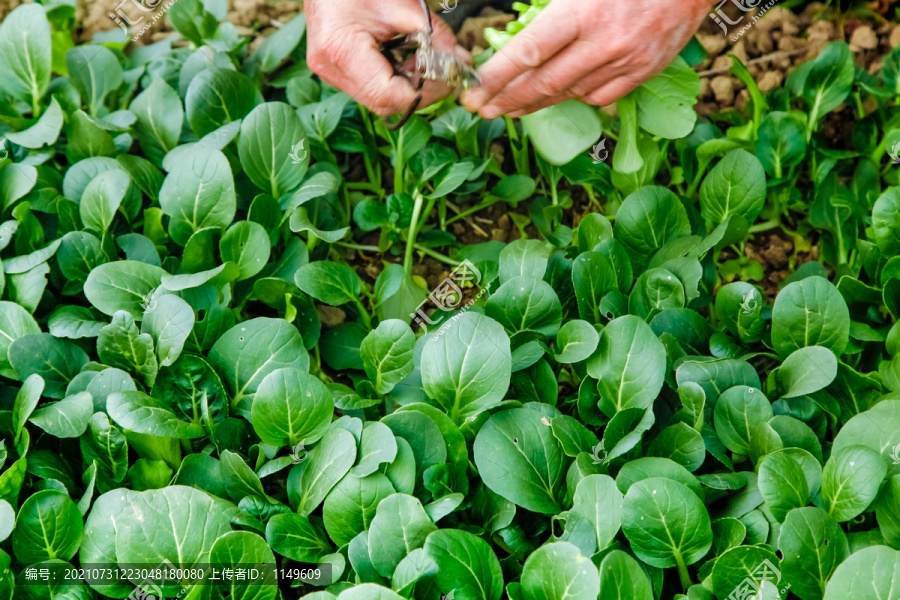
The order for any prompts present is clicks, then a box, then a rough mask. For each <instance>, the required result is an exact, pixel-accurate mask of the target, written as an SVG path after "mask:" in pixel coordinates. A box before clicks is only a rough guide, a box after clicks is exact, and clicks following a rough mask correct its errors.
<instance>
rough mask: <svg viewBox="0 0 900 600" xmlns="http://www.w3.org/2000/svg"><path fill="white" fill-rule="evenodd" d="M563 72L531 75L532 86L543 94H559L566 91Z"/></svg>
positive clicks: (566, 86)
mask: <svg viewBox="0 0 900 600" xmlns="http://www.w3.org/2000/svg"><path fill="white" fill-rule="evenodd" d="M563 75H564V74H560V73H553V72H551V73H548V74H546V75H539V76H535V77H532V79H533V82H532V83H533V84H534V86H535V87H536V88H537V89H538V91H539V92H540V93H541V94H543V95H544V96H559V95H560V94H563V93H564V92H566V91H567V88H568V81H566V80H565V79H563Z"/></svg>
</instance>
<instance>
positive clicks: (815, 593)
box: [778, 506, 850, 600]
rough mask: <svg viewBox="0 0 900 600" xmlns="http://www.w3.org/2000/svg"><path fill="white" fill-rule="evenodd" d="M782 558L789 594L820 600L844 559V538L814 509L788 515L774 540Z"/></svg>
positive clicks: (845, 544)
mask: <svg viewBox="0 0 900 600" xmlns="http://www.w3.org/2000/svg"><path fill="white" fill-rule="evenodd" d="M778 548H779V550H781V552H782V555H783V556H784V558H782V559H781V564H782V566H783V567H784V579H785V581H786V582H787V583H789V584H790V585H791V592H792V593H794V594H796V595H797V596H798V597H800V598H803V599H804V600H807V599H808V600H812V599H818V598H822V596H823V595H824V594H825V588H826V584H827V583H828V580H829V578H830V577H831V576H832V574H833V573H834V571H835V569H837V568H838V565H840V564H841V563H842V562H843V561H844V560H846V559H847V557H849V556H850V548H849V546H848V544H847V536H846V535H844V531H843V530H842V529H841V527H840V525H838V524H837V523H836V522H835V521H834V519H832V518H831V517H830V516H829V515H828V513H826V512H825V511H824V510H822V509H821V508H818V507H814V506H809V507H806V508H798V509H796V510H792V511H790V512H789V513H788V515H787V519H785V521H784V524H782V526H781V533H780V534H779V536H778Z"/></svg>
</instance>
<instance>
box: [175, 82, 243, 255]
mask: <svg viewBox="0 0 900 600" xmlns="http://www.w3.org/2000/svg"><path fill="white" fill-rule="evenodd" d="M226 72H227V71H226ZM194 81H195V82H196V81H197V80H196V79H195V80H194ZM159 205H160V206H161V207H162V210H163V212H164V213H165V214H166V215H167V216H168V217H169V235H170V236H171V237H172V240H173V241H174V242H175V243H177V244H179V245H181V246H184V245H185V244H186V243H187V241H188V239H189V238H190V237H191V234H193V233H195V232H196V231H198V230H200V229H203V228H205V227H222V228H224V227H227V226H228V225H229V224H230V223H231V221H232V220H233V219H234V214H235V209H236V196H235V190H234V177H233V176H232V174H231V167H230V166H229V165H228V159H227V158H225V155H224V154H222V153H221V152H219V151H218V150H213V149H210V148H205V149H203V150H200V149H195V150H194V151H192V152H190V153H189V154H188V155H186V156H184V157H182V158H181V159H180V160H179V161H178V163H177V164H176V165H175V167H174V168H173V169H172V170H171V171H170V172H169V174H168V175H167V176H166V179H165V181H164V182H163V186H162V189H161V190H160V191H159Z"/></svg>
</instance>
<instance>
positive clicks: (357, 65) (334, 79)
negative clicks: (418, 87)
mask: <svg viewBox="0 0 900 600" xmlns="http://www.w3.org/2000/svg"><path fill="white" fill-rule="evenodd" d="M307 64H308V65H309V67H310V68H311V69H312V71H313V72H314V73H316V74H317V75H319V77H321V78H322V79H324V80H325V81H326V82H327V83H329V84H330V85H332V86H334V87H336V88H338V89H342V90H345V91H346V92H347V93H348V94H350V96H351V97H352V98H353V99H354V100H356V101H357V102H359V103H360V104H362V105H364V106H366V107H368V108H369V109H370V110H372V111H373V112H375V113H377V114H379V115H381V116H387V115H392V114H397V113H402V112H404V111H406V109H407V108H408V107H409V105H410V104H411V103H412V102H413V100H414V99H415V96H416V93H415V90H413V88H412V86H411V85H410V83H409V81H407V80H406V79H405V78H403V77H398V76H395V75H394V69H393V67H392V66H391V65H390V63H389V62H388V61H387V59H386V58H385V57H384V56H383V55H382V54H381V52H380V51H379V44H378V43H377V42H376V41H375V39H374V38H373V37H372V36H371V35H370V34H368V33H366V32H362V31H352V30H347V29H344V30H339V31H336V32H335V33H333V34H332V35H331V36H330V37H328V38H327V39H325V40H317V41H316V43H315V44H311V45H310V47H309V49H308V51H307Z"/></svg>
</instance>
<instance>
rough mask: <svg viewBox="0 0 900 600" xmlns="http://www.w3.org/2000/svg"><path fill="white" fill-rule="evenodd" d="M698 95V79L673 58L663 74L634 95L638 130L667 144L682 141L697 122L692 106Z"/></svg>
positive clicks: (679, 61)
mask: <svg viewBox="0 0 900 600" xmlns="http://www.w3.org/2000/svg"><path fill="white" fill-rule="evenodd" d="M699 95H700V77H698V76H697V74H696V73H695V72H694V70H693V69H692V68H691V67H690V66H689V65H688V64H687V63H686V62H685V61H684V59H682V58H681V57H680V56H676V57H675V59H674V60H672V62H670V63H669V64H668V66H666V68H665V69H664V70H663V72H662V73H660V74H659V75H657V76H656V77H654V78H653V79H651V80H650V81H647V82H646V83H644V84H643V85H641V86H639V87H638V88H637V89H635V91H634V97H635V101H636V102H637V107H638V123H639V124H640V126H641V129H644V130H645V131H647V132H649V133H650V134H652V135H654V136H660V137H663V138H667V139H670V140H674V139H678V138H682V137H685V136H686V135H688V134H689V133H690V132H691V130H693V129H694V123H696V121H697V113H696V112H695V111H694V104H696V103H697V96H699Z"/></svg>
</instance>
